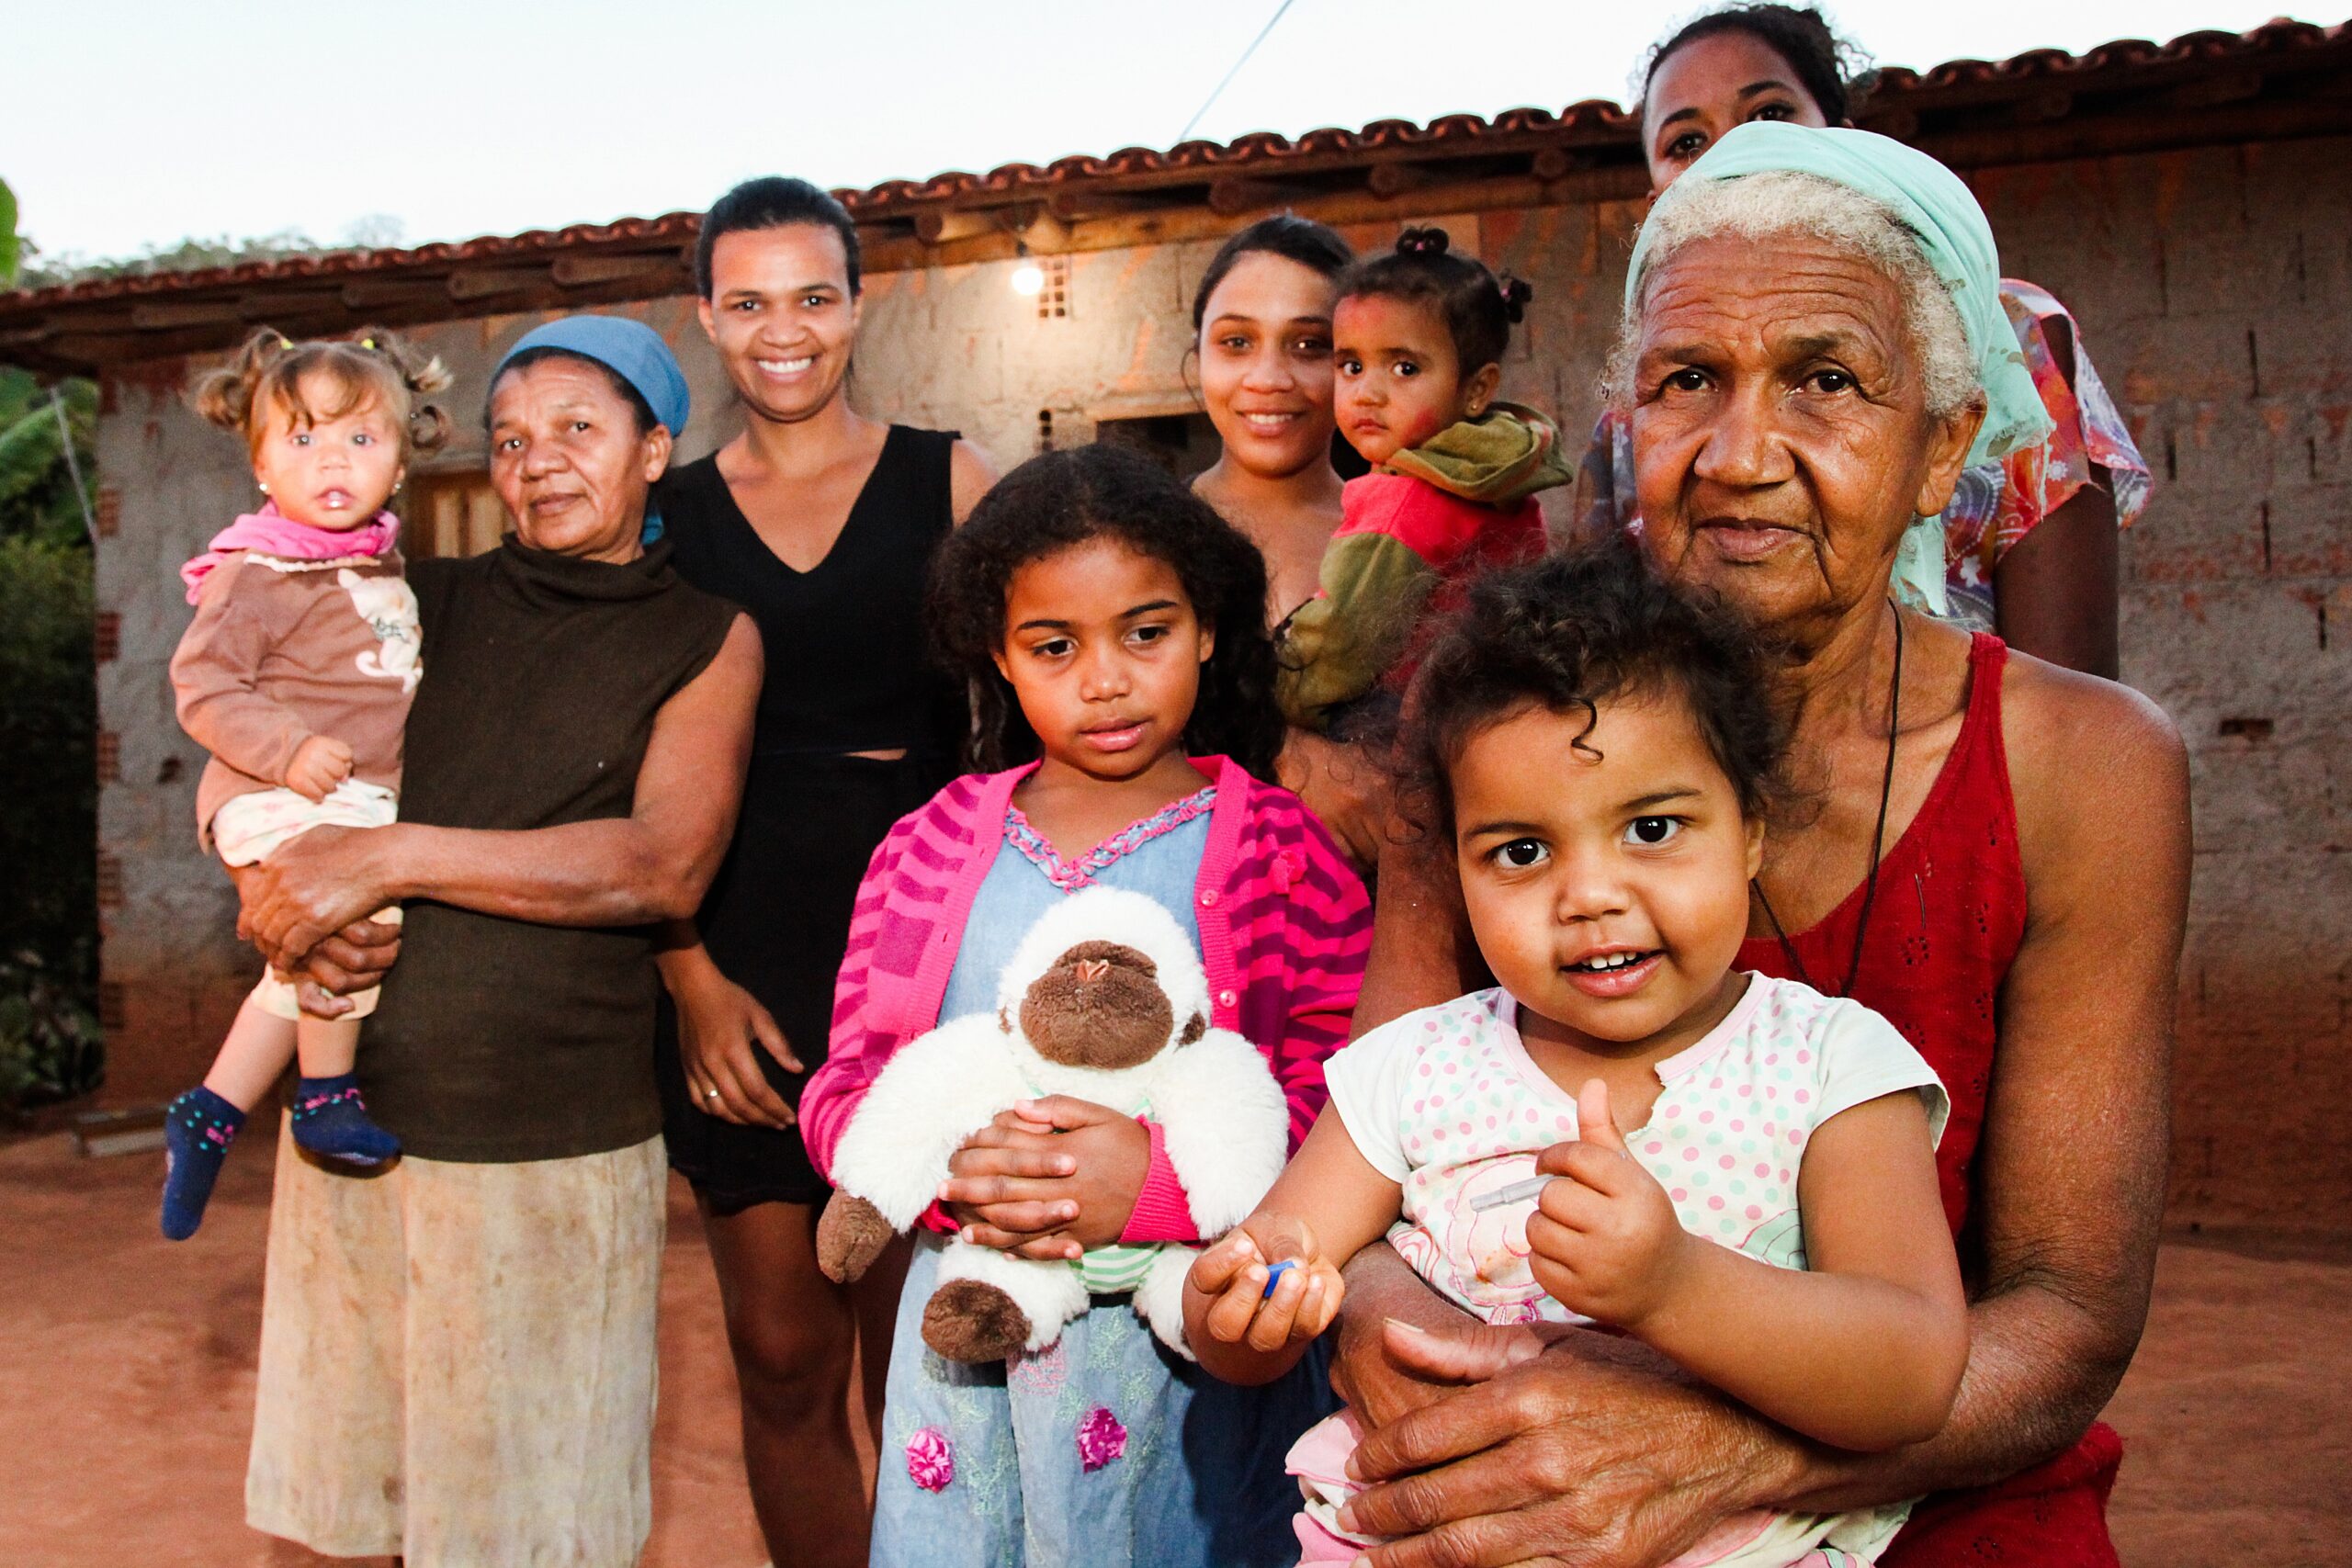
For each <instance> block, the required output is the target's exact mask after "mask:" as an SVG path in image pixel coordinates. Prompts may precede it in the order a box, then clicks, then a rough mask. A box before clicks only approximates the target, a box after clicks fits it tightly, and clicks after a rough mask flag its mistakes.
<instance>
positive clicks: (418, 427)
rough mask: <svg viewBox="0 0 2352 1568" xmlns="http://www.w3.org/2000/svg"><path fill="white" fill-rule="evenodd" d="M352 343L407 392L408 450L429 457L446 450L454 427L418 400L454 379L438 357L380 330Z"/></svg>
mask: <svg viewBox="0 0 2352 1568" xmlns="http://www.w3.org/2000/svg"><path fill="white" fill-rule="evenodd" d="M353 341H354V343H355V344H356V346H357V347H358V348H359V349H360V350H361V352H363V353H367V354H372V355H375V356H376V357H378V358H379V359H381V360H382V361H384V363H386V364H387V365H389V366H390V367H391V368H392V373H393V374H394V375H396V376H398V377H399V378H400V381H401V386H403V387H405V388H407V389H408V393H409V398H410V403H409V415H408V446H409V450H410V451H411V452H414V453H420V454H424V455H430V454H432V453H435V452H437V451H439V450H440V449H441V448H442V447H443V446H447V444H448V440H449V437H450V435H451V434H453V433H454V431H455V428H456V427H455V426H454V425H453V424H452V423H450V419H449V416H448V414H447V413H446V412H443V411H442V410H441V409H440V408H439V407H437V406H436V405H435V404H432V403H428V402H424V401H423V399H424V398H425V397H429V396H430V395H432V394H433V393H435V392H439V391H446V390H447V389H448V388H449V386H450V384H451V382H452V381H453V380H454V379H455V378H453V377H452V376H451V375H450V374H449V370H448V367H447V366H445V365H443V364H442V363H441V358H440V356H439V355H435V354H429V353H427V352H426V351H425V350H424V349H422V348H419V347H418V346H417V345H416V344H413V343H411V342H409V340H408V339H406V338H404V337H401V335H400V334H399V333H390V332H386V331H385V330H384V329H383V328H381V327H368V328H365V329H363V330H362V331H361V333H360V334H359V336H358V337H357V338H356V339H355V340H353Z"/></svg>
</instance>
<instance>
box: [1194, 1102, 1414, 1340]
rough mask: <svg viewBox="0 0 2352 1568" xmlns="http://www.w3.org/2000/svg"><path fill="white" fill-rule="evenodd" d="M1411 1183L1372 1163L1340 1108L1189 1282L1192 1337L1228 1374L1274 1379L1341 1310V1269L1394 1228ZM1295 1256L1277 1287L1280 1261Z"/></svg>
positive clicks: (1309, 1136)
mask: <svg viewBox="0 0 2352 1568" xmlns="http://www.w3.org/2000/svg"><path fill="white" fill-rule="evenodd" d="M1402 1192H1403V1189H1402V1188H1401V1187H1400V1186H1398V1184H1397V1183H1396V1182H1394V1181H1391V1180H1389V1179H1388V1178H1386V1177H1385V1176H1383V1175H1382V1174H1381V1173H1380V1172H1379V1171H1378V1170H1376V1169H1374V1167H1373V1165H1372V1163H1371V1162H1370V1161H1369V1160H1367V1159H1365V1158H1364V1157H1363V1154H1362V1153H1361V1152H1360V1151H1359V1150H1358V1149H1357V1148H1356V1145H1355V1140H1354V1139H1353V1138H1352V1137H1351V1136H1349V1134H1348V1129H1347V1126H1346V1124H1345V1123H1344V1122H1341V1121H1340V1117H1339V1116H1338V1114H1337V1113H1336V1112H1335V1113H1333V1114H1330V1115H1327V1116H1325V1117H1323V1118H1322V1119H1321V1120H1319V1121H1317V1122H1316V1124H1315V1130H1314V1131H1313V1132H1311V1133H1309V1134H1307V1135H1306V1145H1305V1146H1303V1147H1302V1148H1300V1150H1299V1151H1298V1156H1297V1157H1296V1158H1295V1159H1293V1160H1292V1161H1291V1162H1290V1165H1289V1167H1288V1168H1286V1169H1284V1170H1283V1173H1282V1175H1281V1176H1280V1177H1279V1178H1277V1179H1275V1182H1274V1187H1273V1190H1272V1191H1271V1192H1269V1193H1267V1194H1266V1201H1265V1202H1264V1203H1263V1204H1261V1206H1260V1207H1259V1210H1258V1212H1257V1213H1254V1214H1252V1215H1250V1217H1249V1218H1248V1219H1246V1220H1244V1221H1242V1222H1241V1224H1239V1225H1238V1227H1236V1228H1235V1230H1234V1231H1233V1233H1232V1234H1231V1235H1227V1237H1226V1238H1225V1240H1223V1241H1221V1242H1219V1243H1217V1245H1216V1246H1215V1247H1211V1248H1209V1249H1208V1250H1207V1251H1206V1252H1204V1253H1203V1254H1201V1256H1200V1258H1198V1259H1197V1260H1196V1261H1195V1262H1194V1263H1193V1269H1192V1272H1191V1273H1190V1274H1189V1275H1187V1276H1186V1277H1185V1280H1184V1337H1185V1340H1186V1342H1187V1343H1189V1344H1190V1345H1191V1346H1192V1347H1193V1353H1194V1354H1195V1355H1197V1356H1199V1357H1200V1360H1201V1365H1202V1366H1204V1367H1206V1368H1207V1369H1208V1370H1209V1371H1211V1372H1212V1373H1214V1374H1215V1375H1216V1376H1217V1377H1220V1378H1222V1379H1224V1380H1225V1381H1226V1382H1232V1383H1243V1384H1255V1383H1264V1382H1273V1381H1274V1380H1275V1379H1276V1378H1278V1377H1281V1376H1282V1375H1283V1373H1285V1372H1287V1371H1290V1370H1291V1369H1292V1368H1293V1367H1295V1366H1296V1365H1298V1361H1299V1358H1300V1357H1302V1356H1304V1355H1306V1347H1307V1346H1308V1345H1309V1344H1310V1343H1311V1342H1313V1340H1314V1338H1315V1337H1316V1336H1317V1335H1318V1334H1320V1333H1322V1332H1323V1330H1324V1329H1326V1328H1328V1327H1329V1326H1330V1324H1331V1320H1332V1319H1333V1318H1334V1317H1336V1316H1338V1315H1339V1312H1340V1298H1341V1297H1342V1296H1343V1295H1344V1294H1345V1287H1344V1286H1342V1285H1341V1283H1340V1268H1341V1267H1342V1266H1344V1265H1345V1264H1346V1263H1347V1261H1348V1259H1349V1258H1353V1257H1354V1256H1355V1255H1356V1254H1357V1253H1358V1252H1359V1251H1361V1250H1362V1249H1363V1248H1364V1247H1369V1246H1371V1245H1372V1244H1373V1243H1374V1242H1376V1241H1378V1240H1379V1239H1380V1238H1381V1237H1382V1236H1383V1235H1386V1234H1387V1231H1388V1227H1389V1226H1390V1225H1391V1224H1395V1223H1396V1219H1397V1209H1398V1205H1399V1203H1400V1201H1401V1196H1402ZM1284 1260H1289V1261H1291V1262H1293V1263H1294V1264H1295V1265H1296V1266H1295V1267H1294V1268H1291V1269H1285V1270H1283V1276H1282V1278H1281V1280H1279V1281H1278V1282H1277V1283H1276V1284H1275V1286H1274V1290H1273V1293H1272V1295H1271V1296H1270V1295H1267V1294H1266V1293H1265V1288H1266V1279H1267V1275H1268V1272H1269V1270H1270V1269H1271V1268H1272V1265H1274V1264H1276V1263H1280V1262H1283V1261H1284Z"/></svg>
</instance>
